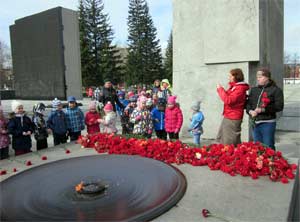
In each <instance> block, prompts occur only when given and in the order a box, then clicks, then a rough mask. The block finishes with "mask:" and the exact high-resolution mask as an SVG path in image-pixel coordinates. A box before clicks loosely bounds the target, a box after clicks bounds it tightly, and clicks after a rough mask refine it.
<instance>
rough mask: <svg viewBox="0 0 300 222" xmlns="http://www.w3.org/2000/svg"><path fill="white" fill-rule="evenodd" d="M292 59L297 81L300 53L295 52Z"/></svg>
mask: <svg viewBox="0 0 300 222" xmlns="http://www.w3.org/2000/svg"><path fill="white" fill-rule="evenodd" d="M291 60H292V65H293V78H294V83H295V82H296V72H297V68H298V65H299V55H298V53H294V54H293V58H292V59H291Z"/></svg>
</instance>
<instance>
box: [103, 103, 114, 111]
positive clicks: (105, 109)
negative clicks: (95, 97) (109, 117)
mask: <svg viewBox="0 0 300 222" xmlns="http://www.w3.org/2000/svg"><path fill="white" fill-rule="evenodd" d="M103 110H104V111H113V110H114V108H113V106H112V104H111V102H107V103H106V105H105V106H104V108H103Z"/></svg>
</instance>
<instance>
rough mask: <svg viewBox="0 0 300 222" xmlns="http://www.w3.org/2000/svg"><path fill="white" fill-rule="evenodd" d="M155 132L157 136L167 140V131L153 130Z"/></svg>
mask: <svg viewBox="0 0 300 222" xmlns="http://www.w3.org/2000/svg"><path fill="white" fill-rule="evenodd" d="M155 133H156V136H157V138H159V139H162V140H167V132H166V131H165V130H155Z"/></svg>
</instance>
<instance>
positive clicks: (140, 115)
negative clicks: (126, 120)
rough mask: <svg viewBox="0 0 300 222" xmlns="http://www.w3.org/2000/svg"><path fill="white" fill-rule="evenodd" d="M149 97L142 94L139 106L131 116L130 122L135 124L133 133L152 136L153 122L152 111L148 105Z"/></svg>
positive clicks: (147, 136)
mask: <svg viewBox="0 0 300 222" xmlns="http://www.w3.org/2000/svg"><path fill="white" fill-rule="evenodd" d="M146 102H147V98H146V97H144V96H141V97H140V98H139V101H138V106H137V108H136V109H135V110H134V111H133V112H132V114H131V116H130V122H132V123H133V124H134V127H133V134H136V135H142V136H144V137H146V138H151V135H152V130H153V122H152V116H151V113H150V111H149V110H148V109H147V107H146Z"/></svg>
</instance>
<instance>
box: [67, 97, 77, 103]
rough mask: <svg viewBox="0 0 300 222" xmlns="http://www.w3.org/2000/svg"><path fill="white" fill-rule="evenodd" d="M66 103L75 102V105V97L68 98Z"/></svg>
mask: <svg viewBox="0 0 300 222" xmlns="http://www.w3.org/2000/svg"><path fill="white" fill-rule="evenodd" d="M68 102H69V103H70V102H75V103H76V98H75V96H68Z"/></svg>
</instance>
